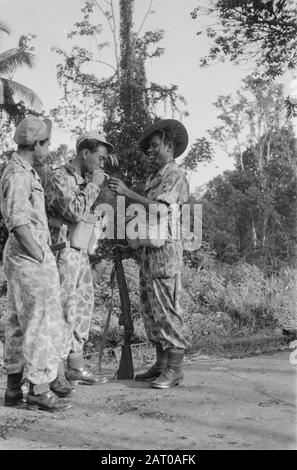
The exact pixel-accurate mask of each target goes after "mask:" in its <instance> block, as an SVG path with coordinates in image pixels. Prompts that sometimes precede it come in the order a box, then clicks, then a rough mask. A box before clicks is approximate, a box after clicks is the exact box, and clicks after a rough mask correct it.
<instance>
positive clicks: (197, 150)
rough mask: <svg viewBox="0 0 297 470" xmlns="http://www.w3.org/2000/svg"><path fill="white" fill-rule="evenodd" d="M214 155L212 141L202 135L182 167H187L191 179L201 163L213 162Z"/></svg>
mask: <svg viewBox="0 0 297 470" xmlns="http://www.w3.org/2000/svg"><path fill="white" fill-rule="evenodd" d="M213 157H214V150H213V147H212V145H211V143H210V142H209V141H208V140H207V139H206V138H205V137H201V138H199V139H196V140H195V142H194V143H193V144H192V146H191V148H190V150H189V152H188V153H187V155H186V156H185V157H184V159H183V161H182V163H181V165H180V167H181V168H183V169H185V171H186V173H187V174H188V178H189V180H190V179H191V176H192V174H193V171H196V170H197V168H198V166H199V164H200V163H208V162H211V161H212V159H213Z"/></svg>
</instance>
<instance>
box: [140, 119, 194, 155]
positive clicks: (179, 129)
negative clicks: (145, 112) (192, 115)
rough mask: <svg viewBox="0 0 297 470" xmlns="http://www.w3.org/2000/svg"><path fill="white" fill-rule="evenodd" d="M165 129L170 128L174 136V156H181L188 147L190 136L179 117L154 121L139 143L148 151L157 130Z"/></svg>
mask: <svg viewBox="0 0 297 470" xmlns="http://www.w3.org/2000/svg"><path fill="white" fill-rule="evenodd" d="M165 129H169V130H170V134H171V135H172V136H173V141H174V155H173V156H174V158H177V157H179V156H180V155H181V154H182V153H183V152H184V151H185V150H186V148H187V146H188V142H189V136H188V132H187V129H186V128H185V126H184V125H183V124H182V123H181V122H180V121H178V120H177V119H160V120H159V121H156V122H154V124H152V125H151V126H150V127H148V128H147V129H145V130H144V132H143V134H142V136H141V138H140V140H139V145H140V147H141V149H142V150H143V151H144V152H146V150H147V149H148V146H149V141H150V138H151V136H152V134H154V133H155V132H156V131H160V130H161V131H162V130H165Z"/></svg>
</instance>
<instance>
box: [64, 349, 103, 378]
mask: <svg viewBox="0 0 297 470" xmlns="http://www.w3.org/2000/svg"><path fill="white" fill-rule="evenodd" d="M67 361H68V371H66V373H65V375H66V379H67V380H68V381H69V382H70V383H75V382H78V383H81V384H85V385H95V384H104V383H106V382H108V378H107V377H104V376H101V377H96V376H95V375H94V374H92V372H90V371H88V370H87V369H85V365H84V359H83V356H82V354H79V353H70V354H69V356H68V358H67Z"/></svg>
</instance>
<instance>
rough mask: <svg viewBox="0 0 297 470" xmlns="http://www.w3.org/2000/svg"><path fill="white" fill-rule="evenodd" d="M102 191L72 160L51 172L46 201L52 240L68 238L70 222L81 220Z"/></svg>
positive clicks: (46, 190) (47, 181) (47, 183)
mask: <svg viewBox="0 0 297 470" xmlns="http://www.w3.org/2000/svg"><path fill="white" fill-rule="evenodd" d="M99 192H100V188H99V187H98V186H97V185H96V184H94V183H91V182H89V183H88V182H87V181H86V180H85V179H84V178H83V177H82V176H81V175H79V174H78V173H77V170H76V168H75V167H74V166H73V165H71V163H67V164H66V165H64V166H61V167H58V168H56V169H55V170H52V171H51V172H50V173H49V174H48V175H47V178H46V183H45V201H46V209H47V214H48V217H49V226H50V231H51V236H52V243H60V242H63V241H66V240H67V231H68V227H67V225H69V224H74V223H78V222H80V220H81V219H82V217H83V216H84V214H85V213H86V212H87V211H89V210H90V208H91V206H92V205H93V203H94V202H95V200H96V199H97V197H98V195H99Z"/></svg>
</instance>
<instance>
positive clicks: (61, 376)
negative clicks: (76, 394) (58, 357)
mask: <svg viewBox="0 0 297 470" xmlns="http://www.w3.org/2000/svg"><path fill="white" fill-rule="evenodd" d="M50 389H51V390H52V391H53V392H54V393H55V394H56V395H57V396H58V397H60V398H64V397H68V396H70V395H71V394H72V393H73V391H74V388H73V387H72V385H70V383H69V382H67V380H66V377H65V368H64V363H63V362H62V361H61V362H60V364H59V367H58V374H57V377H56V379H55V380H54V381H53V382H52V383H51V384H50Z"/></svg>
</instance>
